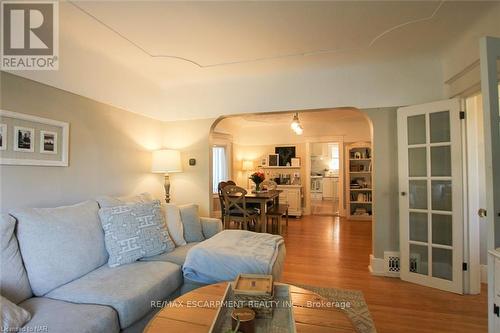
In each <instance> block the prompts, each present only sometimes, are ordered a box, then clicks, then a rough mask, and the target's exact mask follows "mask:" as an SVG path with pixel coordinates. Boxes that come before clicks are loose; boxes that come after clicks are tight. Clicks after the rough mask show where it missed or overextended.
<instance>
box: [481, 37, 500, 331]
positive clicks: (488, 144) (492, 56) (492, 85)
mask: <svg viewBox="0 0 500 333" xmlns="http://www.w3.org/2000/svg"><path fill="white" fill-rule="evenodd" d="M479 51H480V52H479V53H480V59H481V61H480V66H481V92H482V94H483V112H484V118H483V119H484V149H485V156H484V157H485V168H486V176H485V177H486V179H487V180H488V181H487V182H486V188H485V189H484V190H485V193H486V211H487V215H486V219H487V223H488V250H493V249H495V248H496V247H497V246H498V244H495V239H496V237H495V232H497V233H498V232H500V173H499V170H500V152H498V144H499V141H500V139H499V137H498V136H499V133H500V115H499V110H500V109H499V100H498V68H497V61H498V59H499V58H500V38H494V37H483V38H481V40H480V43H479ZM495 171H496V172H495ZM495 225H497V228H495ZM499 238H500V237H499ZM494 268H495V266H494V260H493V258H492V257H491V256H488V331H489V332H490V333H494V332H495V327H494V325H495V322H494V316H493V299H494V296H495V295H494V287H495V286H494V278H495V272H494Z"/></svg>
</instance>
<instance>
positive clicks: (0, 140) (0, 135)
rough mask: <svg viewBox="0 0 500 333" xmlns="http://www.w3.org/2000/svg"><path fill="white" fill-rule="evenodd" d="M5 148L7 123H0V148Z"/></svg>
mask: <svg viewBox="0 0 500 333" xmlns="http://www.w3.org/2000/svg"><path fill="white" fill-rule="evenodd" d="M5 149H7V125H6V124H0V150H5Z"/></svg>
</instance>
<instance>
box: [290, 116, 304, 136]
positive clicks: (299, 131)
mask: <svg viewBox="0 0 500 333" xmlns="http://www.w3.org/2000/svg"><path fill="white" fill-rule="evenodd" d="M290 128H291V129H292V130H293V131H294V132H295V134H297V135H302V133H304V128H303V127H302V125H301V124H300V120H299V114H298V113H295V114H294V115H293V120H292V123H291V124H290Z"/></svg>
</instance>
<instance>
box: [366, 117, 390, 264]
mask: <svg viewBox="0 0 500 333" xmlns="http://www.w3.org/2000/svg"><path fill="white" fill-rule="evenodd" d="M362 111H363V112H365V113H366V115H367V116H368V117H369V118H370V120H371V122H372V125H373V143H372V144H373V174H374V183H373V188H374V192H373V196H374V199H373V201H374V206H373V219H374V221H375V222H374V223H373V225H372V232H373V235H372V238H373V244H372V246H373V255H374V256H375V257H376V258H383V257H384V251H398V250H399V206H398V204H399V201H398V193H399V189H398V149H397V147H398V136H397V134H398V131H397V116H396V114H397V112H396V111H397V108H378V109H365V110H362Z"/></svg>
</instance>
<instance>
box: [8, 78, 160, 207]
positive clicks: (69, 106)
mask: <svg viewBox="0 0 500 333" xmlns="http://www.w3.org/2000/svg"><path fill="white" fill-rule="evenodd" d="M0 84H1V87H0V88H1V89H0V93H1V99H0V108H1V109H4V110H9V111H15V112H21V113H26V114H31V115H36V116H40V117H45V118H50V119H55V120H60V121H65V122H69V123H70V146H69V167H42V166H12V165H2V166H0V182H1V183H0V194H1V197H0V205H1V209H0V210H1V211H2V212H8V211H10V210H12V209H16V208H19V207H54V206H58V205H64V204H72V203H76V202H79V201H82V200H88V199H92V198H95V197H96V196H98V195H104V194H109V195H129V194H135V193H140V192H144V191H148V192H151V193H152V194H153V195H154V196H155V197H158V198H159V197H163V186H162V184H163V177H161V176H159V175H156V174H152V173H151V172H150V170H151V153H150V151H151V150H153V149H158V148H160V147H161V145H162V142H163V136H162V130H163V128H162V123H161V122H159V121H157V120H153V119H150V118H146V117H143V116H139V115H137V114H133V113H130V112H127V111H124V110H121V109H117V108H114V107H111V106H109V105H105V104H101V103H98V102H95V101H92V100H90V99H88V98H84V97H81V96H79V95H75V94H72V93H68V92H65V91H62V90H59V89H56V88H53V87H50V86H46V85H43V84H40V83H37V82H34V81H31V80H27V79H24V78H21V77H18V76H14V75H11V74H7V73H5V72H0Z"/></svg>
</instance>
